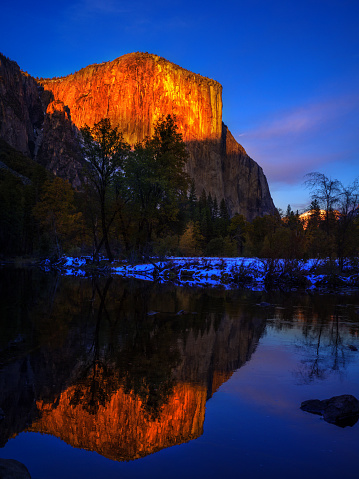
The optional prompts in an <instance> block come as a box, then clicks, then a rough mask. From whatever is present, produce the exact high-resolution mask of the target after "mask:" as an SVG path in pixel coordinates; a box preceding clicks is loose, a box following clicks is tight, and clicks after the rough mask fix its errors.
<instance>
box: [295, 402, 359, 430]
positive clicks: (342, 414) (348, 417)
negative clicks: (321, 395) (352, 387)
mask: <svg viewBox="0 0 359 479" xmlns="http://www.w3.org/2000/svg"><path fill="white" fill-rule="evenodd" d="M300 409H302V411H306V412H310V413H312V414H319V415H321V416H323V419H324V420H325V421H327V422H329V423H331V424H336V425H337V426H341V427H346V426H354V424H355V423H356V422H357V421H358V419H359V401H358V399H356V398H355V397H354V396H352V395H351V394H343V395H342V396H334V397H332V398H330V399H324V400H323V401H320V400H319V399H310V400H308V401H304V402H302V404H301V406H300Z"/></svg>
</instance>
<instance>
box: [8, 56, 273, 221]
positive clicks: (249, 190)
mask: <svg viewBox="0 0 359 479" xmlns="http://www.w3.org/2000/svg"><path fill="white" fill-rule="evenodd" d="M11 98H12V103H11V102H9V99H11ZM168 114H171V115H173V116H175V117H176V122H177V125H178V128H179V132H180V133H181V134H182V136H183V139H184V141H185V142H186V145H187V149H188V152H189V161H188V163H187V167H186V169H187V173H188V174H189V175H190V177H191V178H193V179H194V181H195V185H196V192H197V195H198V196H200V194H201V193H202V191H203V190H205V191H206V193H207V194H209V193H211V195H212V197H216V198H217V200H218V201H221V199H222V198H224V199H225V201H226V204H227V208H228V210H229V213H230V215H231V216H233V215H234V214H235V213H239V214H243V215H244V216H245V217H246V218H247V219H248V220H252V219H253V218H254V217H256V216H262V215H264V214H267V213H273V212H274V211H275V207H274V204H273V200H272V198H271V195H270V191H269V187H268V183H267V180H266V177H265V175H264V173H263V170H262V168H261V167H260V166H259V165H258V164H257V163H256V162H255V161H254V160H252V159H251V158H250V157H249V156H248V155H247V154H246V152H245V149H244V148H243V147H242V146H241V145H239V144H238V143H237V142H236V140H235V139H234V137H233V136H232V135H231V133H230V131H229V129H228V127H227V126H226V125H224V123H223V122H222V85H220V83H218V82H217V81H216V80H212V79H209V78H206V77H203V76H201V75H200V74H198V73H193V72H191V71H189V70H186V69H184V68H182V67H180V66H178V65H176V64H174V63H172V62H169V61H168V60H166V59H164V58H163V57H160V56H158V55H154V54H149V53H141V52H136V53H128V54H126V55H123V56H121V57H118V58H116V59H115V60H112V61H110V62H103V63H101V64H93V65H89V66H87V67H84V68H82V69H80V70H79V71H78V72H75V73H72V74H70V75H67V76H65V77H61V78H56V77H55V78H53V79H38V80H37V81H36V80H35V79H34V78H33V77H31V76H30V75H28V74H25V73H23V72H21V70H20V67H19V66H18V65H17V64H16V62H13V61H12V60H9V59H7V58H6V57H4V56H2V57H0V137H1V138H3V139H4V140H5V141H7V142H8V143H9V144H10V145H11V146H12V147H14V148H15V149H18V150H19V151H21V152H22V153H24V154H26V155H28V156H29V157H31V158H33V159H35V160H36V161H38V162H39V163H40V164H42V165H43V166H45V167H46V168H47V169H49V170H50V171H52V172H53V173H54V174H56V175H58V176H61V177H64V178H67V179H69V180H70V182H71V183H72V184H73V185H74V186H75V187H77V188H80V187H81V172H82V167H83V159H82V154H81V148H80V141H79V129H80V128H81V127H83V126H84V125H85V124H88V125H89V126H92V125H93V124H94V123H96V122H98V121H100V120H101V119H102V118H106V117H107V118H109V119H110V120H111V123H112V125H113V126H117V127H119V129H120V131H121V132H122V133H123V135H124V139H125V140H126V141H128V143H130V144H131V145H134V144H135V143H137V142H138V141H142V140H143V139H144V138H145V137H147V136H151V135H152V134H153V126H154V124H155V122H156V121H157V120H158V119H159V118H160V117H161V116H162V115H165V116H166V115H168Z"/></svg>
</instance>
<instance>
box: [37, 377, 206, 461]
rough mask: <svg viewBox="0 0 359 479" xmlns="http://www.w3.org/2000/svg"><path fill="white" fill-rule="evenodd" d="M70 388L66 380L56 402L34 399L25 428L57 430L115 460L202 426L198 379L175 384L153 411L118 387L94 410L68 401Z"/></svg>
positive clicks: (196, 432)
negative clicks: (34, 413)
mask: <svg viewBox="0 0 359 479" xmlns="http://www.w3.org/2000/svg"><path fill="white" fill-rule="evenodd" d="M74 394H75V387H74V386H71V387H69V388H68V389H67V390H66V391H64V392H63V393H62V394H61V395H60V397H59V400H58V402H57V405H56V406H54V405H53V404H46V403H44V402H43V401H38V402H37V408H38V411H39V413H40V419H39V420H37V421H35V422H34V423H33V424H32V425H31V427H30V428H29V429H28V430H29V431H36V432H41V433H47V434H51V435H53V436H57V437H59V438H61V439H62V440H64V441H66V442H67V443H68V444H70V445H72V446H74V447H80V448H83V449H89V450H92V451H96V452H98V453H99V454H101V455H103V456H106V457H108V458H110V459H113V460H118V461H123V460H131V459H137V458H140V457H143V456H146V455H147V454H151V453H153V452H156V451H159V450H160V449H163V448H166V447H170V446H174V445H176V444H181V443H183V442H187V441H189V440H191V439H195V438H197V437H199V436H200V435H201V434H202V432H203V422H204V415H205V403H206V397H207V390H206V388H205V387H203V386H200V385H193V384H189V383H184V384H177V385H176V386H175V387H174V388H173V392H172V394H171V395H170V397H169V398H168V401H167V402H166V403H165V404H164V405H163V406H162V408H161V409H160V411H159V414H158V415H156V416H155V417H153V416H152V415H151V414H150V413H149V412H148V411H147V410H146V408H145V407H144V404H143V402H142V401H141V399H140V398H139V397H138V396H136V395H134V394H133V393H126V392H125V391H124V389H123V388H122V387H121V388H119V389H118V390H117V391H115V392H114V393H113V394H112V395H111V396H110V397H109V398H108V401H107V402H106V404H105V405H98V407H97V408H96V410H94V411H91V410H88V409H87V408H86V407H84V405H83V403H79V404H77V405H74V404H72V398H73V396H74Z"/></svg>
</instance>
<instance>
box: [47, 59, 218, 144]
mask: <svg viewBox="0 0 359 479" xmlns="http://www.w3.org/2000/svg"><path fill="white" fill-rule="evenodd" d="M42 84H43V86H44V88H45V90H50V91H52V93H53V95H54V99H55V100H60V101H62V102H63V103H64V104H65V105H66V106H68V107H69V108H70V112H71V119H72V121H73V122H74V124H75V125H76V126H77V127H78V128H81V127H83V126H84V125H85V124H88V125H89V126H93V124H94V123H96V122H98V121H100V120H101V119H102V118H110V120H111V122H112V125H113V126H118V127H119V129H120V130H121V131H122V133H123V135H124V138H125V140H126V141H128V142H129V143H130V144H132V145H133V144H134V143H136V142H137V141H141V140H142V139H143V138H144V137H145V136H149V135H152V134H153V124H154V122H155V121H156V120H158V118H160V117H161V116H162V115H168V114H171V115H176V118H177V124H178V126H179V131H180V132H181V133H182V135H183V139H184V141H187V142H189V141H194V140H196V141H201V140H218V141H219V140H220V138H221V135H222V86H221V85H220V84H219V83H218V82H216V81H214V80H211V79H208V78H205V77H203V76H201V75H198V74H195V73H192V72H190V71H188V70H185V69H183V68H181V67H179V66H177V65H175V64H173V63H171V62H169V61H167V60H165V59H163V58H161V57H159V56H157V55H150V54H148V53H130V54H127V55H124V56H122V57H120V58H118V59H116V60H114V61H112V62H107V63H103V64H100V65H91V66H88V67H86V68H84V69H82V70H80V71H79V72H77V73H75V74H72V75H69V76H67V77H64V78H60V79H53V80H44V81H42Z"/></svg>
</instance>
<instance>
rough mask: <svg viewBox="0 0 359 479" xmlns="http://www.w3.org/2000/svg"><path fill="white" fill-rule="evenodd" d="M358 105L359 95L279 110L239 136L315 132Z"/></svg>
mask: <svg viewBox="0 0 359 479" xmlns="http://www.w3.org/2000/svg"><path fill="white" fill-rule="evenodd" d="M358 106H359V95H356V96H353V95H351V96H342V97H339V98H334V99H331V100H328V101H325V102H316V103H312V104H308V105H305V106H301V107H298V108H295V109H293V110H290V111H285V112H279V113H277V114H276V115H275V117H274V118H271V119H267V120H266V121H264V122H263V123H262V124H260V125H259V126H258V127H257V128H255V129H253V130H250V131H248V132H244V133H241V134H239V135H238V136H245V137H247V138H256V139H261V140H267V139H275V138H278V137H281V138H283V137H287V136H289V135H290V136H293V135H295V136H297V135H302V134H306V133H308V132H310V133H313V132H315V131H317V130H318V129H321V128H323V127H324V126H325V125H329V124H332V123H333V122H337V121H340V120H341V118H342V117H344V116H346V115H347V114H348V113H350V112H352V111H353V110H356V109H357V108H358Z"/></svg>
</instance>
